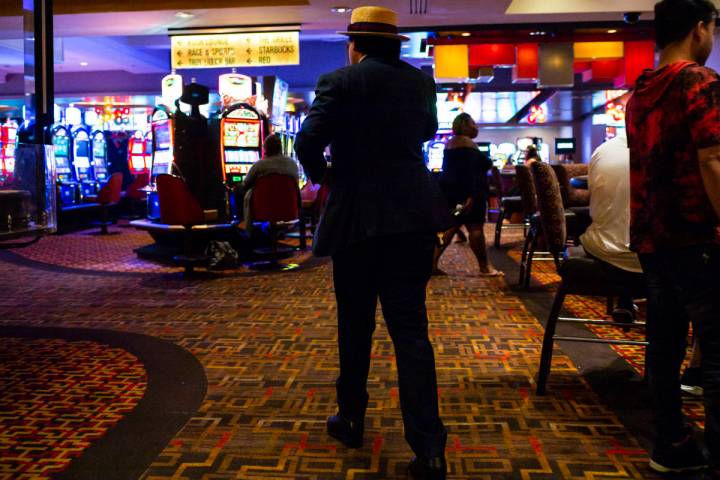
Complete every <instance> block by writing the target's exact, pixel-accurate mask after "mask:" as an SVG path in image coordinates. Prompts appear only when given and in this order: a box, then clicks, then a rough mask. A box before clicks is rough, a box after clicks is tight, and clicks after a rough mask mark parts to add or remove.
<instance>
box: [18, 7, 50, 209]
mask: <svg viewBox="0 0 720 480" xmlns="http://www.w3.org/2000/svg"><path fill="white" fill-rule="evenodd" d="M22 5H23V17H24V18H23V19H24V21H23V24H24V32H23V33H24V42H23V48H24V52H25V107H26V114H25V119H26V120H29V121H30V125H31V126H30V128H31V130H30V131H28V132H26V134H25V135H24V136H23V138H21V141H22V142H23V143H26V144H32V145H34V147H31V146H30V145H26V146H25V147H22V148H26V149H31V148H34V150H35V151H34V155H35V158H36V159H38V161H36V169H37V171H36V179H37V192H36V196H35V200H36V203H37V209H38V211H39V212H45V211H46V210H47V207H48V204H49V203H53V201H52V198H53V196H52V192H48V191H47V182H46V181H45V179H46V175H47V166H46V164H45V161H44V159H45V147H43V145H45V144H50V138H49V134H50V128H51V126H52V124H53V123H54V121H55V118H54V116H55V108H54V107H55V78H54V74H55V71H54V68H55V66H54V58H55V53H54V44H53V42H54V33H53V0H22ZM39 159H43V161H39ZM46 220H47V219H42V218H41V219H40V222H41V223H45V221H46Z"/></svg>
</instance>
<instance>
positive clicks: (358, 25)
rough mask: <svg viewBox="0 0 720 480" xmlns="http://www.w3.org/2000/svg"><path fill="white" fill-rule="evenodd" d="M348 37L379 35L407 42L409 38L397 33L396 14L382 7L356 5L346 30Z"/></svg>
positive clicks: (343, 33) (345, 33)
mask: <svg viewBox="0 0 720 480" xmlns="http://www.w3.org/2000/svg"><path fill="white" fill-rule="evenodd" d="M337 33H339V34H340V35H347V36H348V37H381V38H389V39H392V40H400V41H402V42H407V41H408V40H410V38H408V37H406V36H405V35H400V34H399V33H398V16H397V13H396V12H395V11H394V10H390V9H389V8H384V7H358V8H356V9H354V10H353V12H352V17H351V18H350V25H348V29H347V31H346V32H337Z"/></svg>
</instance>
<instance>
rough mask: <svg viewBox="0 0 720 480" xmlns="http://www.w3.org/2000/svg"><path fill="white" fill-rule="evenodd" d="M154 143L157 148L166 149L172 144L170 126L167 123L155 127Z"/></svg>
mask: <svg viewBox="0 0 720 480" xmlns="http://www.w3.org/2000/svg"><path fill="white" fill-rule="evenodd" d="M155 145H157V148H158V150H168V149H169V148H170V147H171V146H172V145H171V142H170V127H169V125H168V124H167V123H163V124H160V125H158V126H157V127H156V128H155Z"/></svg>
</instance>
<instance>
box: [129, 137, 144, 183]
mask: <svg viewBox="0 0 720 480" xmlns="http://www.w3.org/2000/svg"><path fill="white" fill-rule="evenodd" d="M145 150H146V140H145V135H143V132H142V131H141V130H137V131H136V132H135V133H134V134H133V136H132V137H130V140H129V141H128V168H129V169H130V173H131V174H132V175H139V174H142V173H146V172H147V171H148V168H147V164H146V151H145Z"/></svg>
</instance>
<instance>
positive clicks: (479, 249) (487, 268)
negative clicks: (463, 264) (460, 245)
mask: <svg viewBox="0 0 720 480" xmlns="http://www.w3.org/2000/svg"><path fill="white" fill-rule="evenodd" d="M467 229H468V232H469V234H470V235H469V240H470V249H471V250H472V251H473V253H474V254H475V258H477V261H478V266H479V267H480V273H481V274H484V275H498V274H499V273H500V272H498V271H497V270H495V268H493V266H492V265H490V262H489V260H488V257H487V250H486V249H485V231H484V228H483V224H482V223H471V224H469V225H467Z"/></svg>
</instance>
